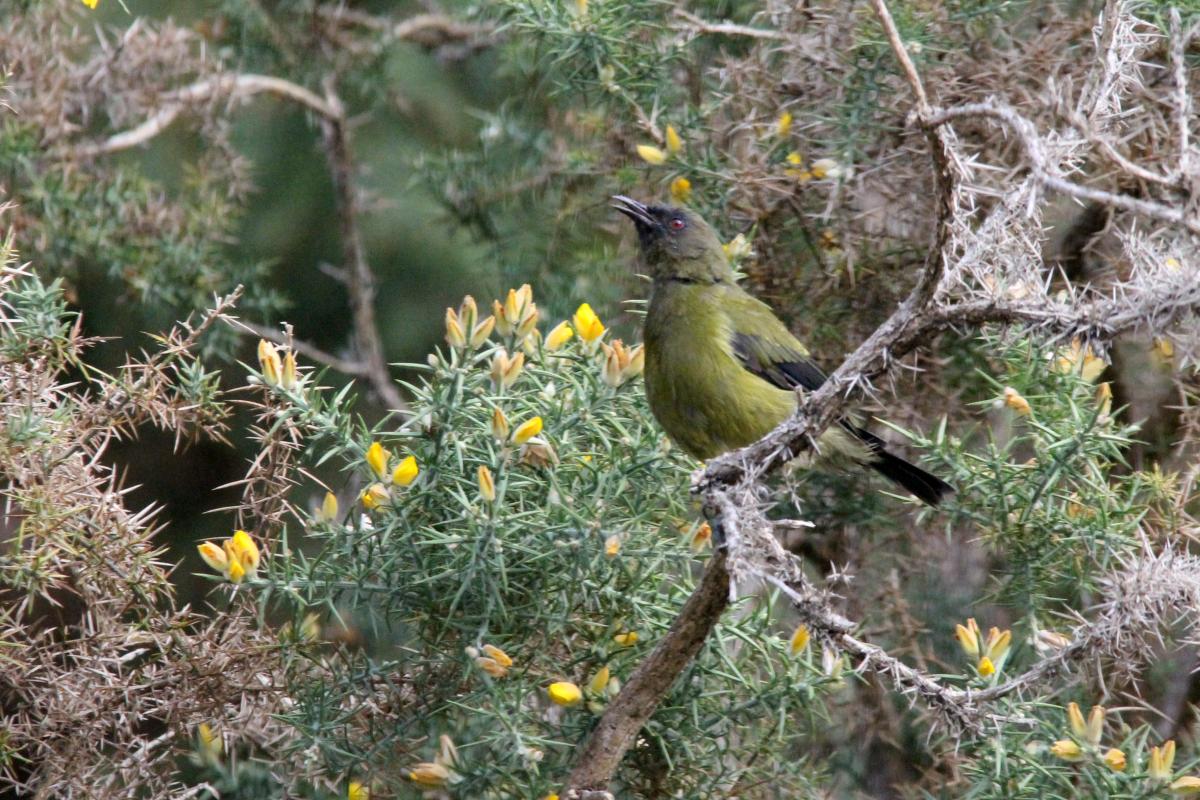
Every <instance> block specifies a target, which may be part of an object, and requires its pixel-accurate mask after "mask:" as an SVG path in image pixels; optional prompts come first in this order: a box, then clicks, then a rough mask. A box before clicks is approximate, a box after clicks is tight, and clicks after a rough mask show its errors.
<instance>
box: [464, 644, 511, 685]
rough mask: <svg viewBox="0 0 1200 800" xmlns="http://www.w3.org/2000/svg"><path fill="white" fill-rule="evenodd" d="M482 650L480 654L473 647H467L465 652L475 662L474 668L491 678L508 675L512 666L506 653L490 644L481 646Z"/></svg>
mask: <svg viewBox="0 0 1200 800" xmlns="http://www.w3.org/2000/svg"><path fill="white" fill-rule="evenodd" d="M482 650H483V652H480V651H479V650H477V649H475V648H474V647H468V648H467V650H466V652H467V655H468V656H470V657H471V658H472V659H473V660H474V661H475V666H477V667H479V668H480V669H481V670H483V671H484V672H486V673H487V674H488V675H491V676H492V677H493V678H503V677H504V676H505V675H507V674H508V670H509V669H510V668H511V667H512V665H513V660H512V658H511V657H509V655H508V653H506V652H504V651H503V650H501V649H500V648H499V647H496V646H495V645H492V644H485V645H483V647H482Z"/></svg>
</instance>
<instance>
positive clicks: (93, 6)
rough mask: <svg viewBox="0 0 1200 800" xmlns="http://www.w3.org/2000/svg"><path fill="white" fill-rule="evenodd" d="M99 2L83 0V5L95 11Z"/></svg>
mask: <svg viewBox="0 0 1200 800" xmlns="http://www.w3.org/2000/svg"><path fill="white" fill-rule="evenodd" d="M99 2H100V0H83V4H84V5H85V6H87V7H88V8H91V9H94V8H95V7H96V4H97V3H99Z"/></svg>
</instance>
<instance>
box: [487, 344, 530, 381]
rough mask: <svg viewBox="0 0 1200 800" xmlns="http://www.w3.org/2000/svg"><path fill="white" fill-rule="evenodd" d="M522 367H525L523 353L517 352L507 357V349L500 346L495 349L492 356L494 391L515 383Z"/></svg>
mask: <svg viewBox="0 0 1200 800" xmlns="http://www.w3.org/2000/svg"><path fill="white" fill-rule="evenodd" d="M523 369H525V354H524V353H517V354H516V355H515V356H513V357H512V358H509V357H508V353H507V351H505V350H504V348H500V349H499V350H497V351H496V355H494V356H492V372H491V375H492V387H493V388H495V390H496V391H500V390H501V389H507V388H508V387H510V386H512V385H513V384H514V383H516V381H517V378H518V377H520V375H521V371H522V370H523Z"/></svg>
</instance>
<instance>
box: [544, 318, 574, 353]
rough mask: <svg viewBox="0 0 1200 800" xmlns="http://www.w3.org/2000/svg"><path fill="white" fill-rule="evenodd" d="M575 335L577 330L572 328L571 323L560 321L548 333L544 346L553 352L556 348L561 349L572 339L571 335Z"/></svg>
mask: <svg viewBox="0 0 1200 800" xmlns="http://www.w3.org/2000/svg"><path fill="white" fill-rule="evenodd" d="M574 335H575V331H574V329H573V328H571V324H570V323H569V322H566V321H563V322H560V323H558V324H557V325H555V326H554V327H553V328H552V329H551V330H550V332H549V333H548V334H546V341H545V344H543V347H545V348H546V351H547V352H549V353H553V352H554V351H555V350H558V349H560V348H561V347H562V346H563V345H564V344H566V343H567V342H569V341H571V337H572V336H574Z"/></svg>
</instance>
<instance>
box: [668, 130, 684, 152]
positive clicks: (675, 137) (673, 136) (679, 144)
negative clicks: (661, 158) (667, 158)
mask: <svg viewBox="0 0 1200 800" xmlns="http://www.w3.org/2000/svg"><path fill="white" fill-rule="evenodd" d="M666 140H667V152H668V153H670V154H671V155H677V154H678V153H679V151H680V150H682V149H683V139H680V138H679V131H677V130H675V126H674V125H668V126H667V134H666Z"/></svg>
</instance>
